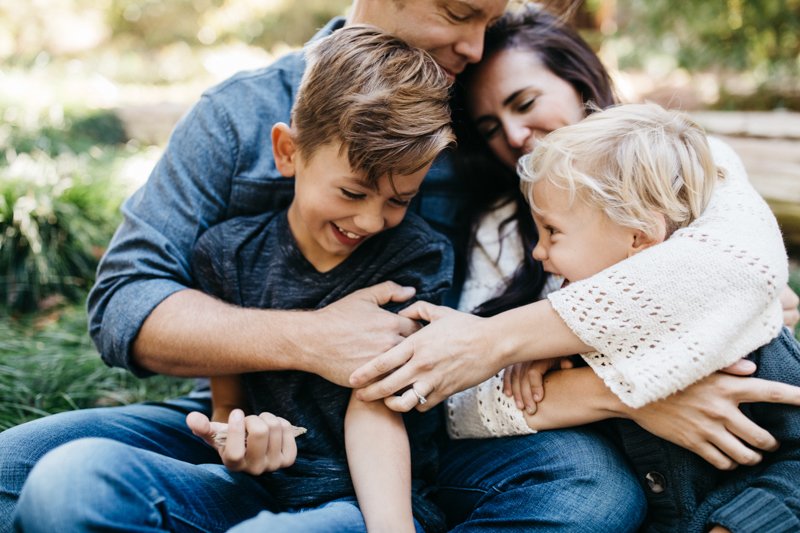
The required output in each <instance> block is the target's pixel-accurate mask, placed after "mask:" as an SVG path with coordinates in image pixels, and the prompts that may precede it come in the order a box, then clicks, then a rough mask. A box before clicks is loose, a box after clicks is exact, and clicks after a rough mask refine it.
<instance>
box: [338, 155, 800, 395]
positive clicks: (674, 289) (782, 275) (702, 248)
mask: <svg viewBox="0 0 800 533" xmlns="http://www.w3.org/2000/svg"><path fill="white" fill-rule="evenodd" d="M714 154H715V159H716V160H717V162H718V163H719V164H720V165H722V166H724V167H725V169H726V171H727V173H728V175H727V177H726V178H725V181H724V183H723V184H722V185H721V186H720V187H718V191H717V192H715V196H714V197H713V198H712V201H711V203H710V204H709V207H708V209H707V210H706V212H705V213H704V214H703V216H702V217H700V219H698V221H696V224H697V225H693V226H690V227H689V228H686V229H684V230H680V231H679V232H676V234H675V235H674V236H672V237H671V238H670V239H668V240H667V241H665V242H664V243H662V244H660V245H658V246H654V247H652V248H650V249H648V250H645V251H644V252H642V253H640V254H637V255H635V256H633V257H632V258H630V259H628V260H626V261H623V262H622V263H620V264H619V265H617V266H615V267H612V268H611V269H607V270H605V271H603V272H601V273H600V274H598V275H596V276H592V277H591V278H588V279H587V280H584V281H581V282H576V283H573V284H571V285H570V286H568V287H566V288H565V289H562V290H561V291H558V292H556V293H554V294H553V295H551V296H550V300H549V301H548V302H536V303H534V304H531V305H528V306H524V307H521V308H518V309H515V310H512V311H508V312H506V313H502V314H499V315H497V316H495V317H492V318H489V319H483V320H482V319H477V318H475V317H470V316H468V315H465V314H457V313H455V312H453V311H450V310H446V309H444V308H440V307H436V306H426V305H424V304H415V306H412V307H411V308H409V310H408V312H407V313H404V314H405V315H406V316H409V317H411V318H415V319H421V320H425V321H428V322H431V324H429V325H428V326H426V327H425V328H423V329H422V330H420V331H419V332H417V333H416V334H414V335H412V336H411V337H409V338H408V339H406V340H405V341H404V342H402V343H401V344H400V345H398V346H396V347H395V348H393V349H391V350H389V351H388V352H386V353H385V354H384V355H382V356H380V357H378V358H376V359H374V360H373V361H371V362H370V363H368V364H367V365H365V366H364V367H362V368H361V369H359V370H358V371H356V373H354V374H353V375H352V376H351V381H350V383H351V384H352V385H353V386H357V387H363V386H365V385H367V384H369V383H370V382H371V381H372V380H375V379H378V378H380V377H381V376H383V375H384V374H386V373H387V372H389V371H390V370H393V369H395V368H397V367H400V366H402V368H399V369H398V370H397V371H395V372H393V373H392V374H390V375H388V376H387V377H385V378H383V379H382V380H381V381H379V382H377V383H376V384H373V385H370V386H369V387H367V388H366V389H365V390H364V391H361V392H359V395H360V397H361V398H363V399H365V400H371V399H376V398H379V397H388V396H389V395H391V394H393V393H394V392H396V391H398V390H400V389H402V388H404V387H406V386H408V385H411V384H412V383H417V384H418V387H417V390H420V391H421V392H427V393H429V394H427V396H428V397H429V399H431V400H432V401H431V402H429V403H428V404H426V406H425V407H426V408H429V407H432V406H433V405H435V404H436V403H438V402H440V401H442V400H443V399H444V398H445V397H447V396H449V395H450V394H453V393H454V392H457V391H460V390H464V389H466V388H468V387H470V386H473V385H475V384H477V383H480V382H481V381H483V380H485V379H486V378H488V377H489V376H491V375H493V374H495V373H496V372H497V371H499V370H500V369H501V368H503V367H505V366H508V365H509V364H512V363H516V362H522V361H526V360H532V359H542V358H546V357H555V356H562V355H568V354H572V353H583V352H589V351H590V350H592V349H597V350H599V351H601V352H603V353H604V354H605V358H601V357H597V356H594V357H590V358H589V362H590V364H592V365H593V367H594V368H595V370H596V371H597V372H598V373H600V374H601V376H602V377H603V379H604V381H605V382H606V384H607V385H608V386H609V387H611V388H612V390H614V392H615V393H616V394H618V395H619V396H620V397H621V398H622V399H623V401H625V402H626V403H628V404H629V405H632V406H639V405H644V404H645V403H647V402H649V401H654V400H656V399H658V398H663V397H665V396H668V395H669V394H670V393H672V392H675V391H676V390H680V389H682V388H685V387H686V386H688V385H689V384H691V383H693V382H695V381H697V380H698V379H700V378H702V377H703V376H707V375H709V374H710V373H712V372H714V371H715V370H719V369H720V368H723V367H725V366H727V365H729V364H731V363H733V362H734V361H736V360H738V359H739V358H741V357H744V356H745V355H747V354H748V353H750V352H751V351H752V350H754V349H756V348H757V347H759V346H761V345H763V344H766V343H767V342H768V341H769V340H771V339H772V338H773V337H774V336H775V335H776V334H777V332H778V330H779V328H780V325H781V314H782V313H781V305H780V303H779V300H778V292H779V290H780V289H782V288H783V287H784V286H785V284H786V278H787V261H786V253H785V250H784V248H783V243H782V240H781V235H780V231H779V229H778V227H777V223H776V222H775V218H774V216H773V215H772V213H771V212H770V211H769V207H768V206H767V205H766V203H765V202H764V201H763V200H762V199H761V198H760V197H759V196H758V194H757V193H756V192H755V190H754V189H753V188H752V187H751V186H750V185H749V183H748V182H747V178H746V175H745V173H744V169H743V167H742V166H741V161H739V159H738V158H737V157H736V155H735V154H734V153H733V152H732V151H731V150H730V149H729V148H728V147H727V146H725V145H723V144H721V143H719V142H715V143H714ZM645 289H647V290H645ZM609 316H610V317H611V320H605V318H607V317H609ZM601 317H603V318H601ZM573 332H574V333H573ZM643 333H644V334H643ZM576 334H577V336H576ZM590 346H591V347H592V348H590ZM389 400H390V402H392V403H394V404H395V405H394V406H395V407H397V408H401V409H403V408H405V409H410V408H412V407H414V403H413V402H414V398H413V397H410V396H408V395H406V396H405V397H402V398H401V399H399V400H398V399H394V398H392V399H389Z"/></svg>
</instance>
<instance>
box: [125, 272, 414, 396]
mask: <svg viewBox="0 0 800 533" xmlns="http://www.w3.org/2000/svg"><path fill="white" fill-rule="evenodd" d="M413 294H414V291H413V289H410V288H407V287H401V286H399V285H397V284H395V283H392V282H385V283H381V284H379V285H375V286H373V287H369V288H367V289H362V290H360V291H357V292H354V293H352V294H350V295H349V296H346V297H345V298H342V299H341V300H339V301H337V302H334V303H332V304H331V305H329V306H327V307H324V308H322V309H319V310H315V311H275V310H261V309H244V308H240V307H236V306H233V305H229V304H226V303H224V302H222V301H220V300H217V299H215V298H212V297H211V296H208V295H206V294H203V293H202V292H200V291H196V290H184V291H181V292H177V293H175V294H173V295H172V296H170V297H169V298H167V299H166V300H164V301H163V302H162V303H161V304H160V305H159V306H158V307H157V308H156V309H155V310H154V311H153V313H151V315H150V316H149V317H148V318H147V320H146V321H145V323H144V325H143V327H142V331H141V332H140V334H139V335H138V337H137V338H136V341H135V343H134V359H135V361H136V362H137V363H138V364H139V365H141V366H142V367H144V368H147V369H149V370H150V371H152V372H157V373H161V374H168V375H177V376H214V375H221V374H233V373H244V372H255V371H263V370H287V369H293V370H303V371H306V372H312V373H314V374H318V375H320V376H322V377H324V378H326V379H328V380H330V381H333V382H335V383H339V384H342V385H346V384H347V381H348V377H349V375H350V372H352V370H353V369H355V368H356V367H357V366H358V365H360V364H363V363H364V362H366V361H367V360H369V359H370V358H371V357H373V356H374V355H375V354H377V353H381V352H382V351H385V350H387V349H389V348H391V347H392V346H394V345H395V344H397V343H398V342H400V341H401V340H402V339H403V338H405V337H406V336H407V335H410V334H411V333H412V332H413V331H415V330H416V329H417V328H418V327H419V326H418V325H417V324H416V323H415V322H414V321H412V320H410V319H407V318H404V317H400V316H398V315H396V314H394V313H391V312H389V311H385V310H383V309H380V308H379V306H381V305H384V304H386V303H388V302H400V301H403V300H405V299H407V298H409V297H411V296H412V295H413ZM353 324H358V327H357V328H354V327H353Z"/></svg>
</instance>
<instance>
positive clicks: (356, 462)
mask: <svg viewBox="0 0 800 533" xmlns="http://www.w3.org/2000/svg"><path fill="white" fill-rule="evenodd" d="M344 437H345V447H346V450H347V463H348V465H349V467H350V477H351V478H352V480H353V487H354V488H355V491H356V497H357V498H358V505H359V507H360V508H361V513H362V514H363V515H364V521H365V522H366V525H367V531H369V532H370V533H374V532H381V531H385V532H404V531H406V532H409V533H410V532H413V531H414V530H415V529H414V517H413V514H412V509H411V451H410V448H409V444H408V435H407V434H406V429H405V425H404V424H403V418H402V416H401V415H400V414H399V413H395V412H393V411H390V410H389V409H388V408H387V407H386V406H385V405H384V404H383V402H362V401H360V400H358V399H357V398H356V397H355V394H353V395H351V396H350V404H349V405H348V406H347V413H346V415H345V419H344Z"/></svg>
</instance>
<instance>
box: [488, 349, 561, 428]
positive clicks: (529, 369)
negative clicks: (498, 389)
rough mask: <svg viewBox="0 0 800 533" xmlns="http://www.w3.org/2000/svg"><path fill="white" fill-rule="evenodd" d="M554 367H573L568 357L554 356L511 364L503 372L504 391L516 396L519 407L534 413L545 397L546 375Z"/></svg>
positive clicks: (531, 413)
mask: <svg viewBox="0 0 800 533" xmlns="http://www.w3.org/2000/svg"><path fill="white" fill-rule="evenodd" d="M554 368H561V369H562V370H563V369H567V368H572V362H571V361H570V360H569V358H567V357H554V358H551V359H542V360H540V361H526V362H525V363H517V364H514V365H511V366H510V367H508V368H506V371H505V372H504V373H503V393H504V394H505V395H506V396H509V397H511V396H514V400H516V404H517V408H519V409H520V410H524V411H525V412H526V413H527V414H529V415H534V414H536V404H537V403H539V402H541V401H542V400H543V399H544V379H543V378H544V375H545V374H547V372H548V371H550V370H552V369H554Z"/></svg>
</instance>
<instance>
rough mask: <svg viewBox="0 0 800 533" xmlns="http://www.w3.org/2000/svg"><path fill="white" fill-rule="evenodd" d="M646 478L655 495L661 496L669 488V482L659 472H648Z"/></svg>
mask: <svg viewBox="0 0 800 533" xmlns="http://www.w3.org/2000/svg"><path fill="white" fill-rule="evenodd" d="M644 478H645V479H646V480H647V486H648V487H650V491H651V492H652V493H653V494H661V493H662V492H664V490H665V489H666V488H667V480H666V479H664V476H663V475H661V474H660V473H658V472H648V473H647V474H646V475H645V476H644Z"/></svg>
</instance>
